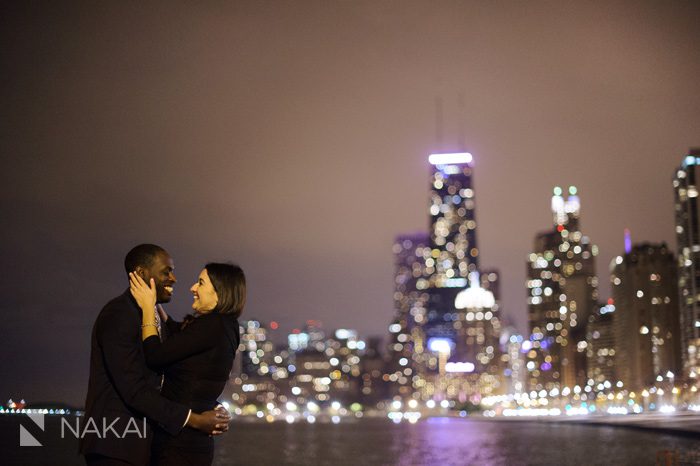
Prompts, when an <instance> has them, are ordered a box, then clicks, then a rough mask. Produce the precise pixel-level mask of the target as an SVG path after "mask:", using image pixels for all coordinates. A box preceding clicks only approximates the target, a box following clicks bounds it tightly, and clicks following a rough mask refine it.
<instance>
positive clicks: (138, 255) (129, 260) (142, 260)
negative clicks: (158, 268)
mask: <svg viewBox="0 0 700 466" xmlns="http://www.w3.org/2000/svg"><path fill="white" fill-rule="evenodd" d="M164 252H166V251H165V249H163V248H161V247H160V246H157V245H155V244H139V245H138V246H135V247H134V248H132V249H131V251H129V252H128V253H127V254H126V257H125V258H124V268H125V269H126V273H129V272H133V271H134V270H136V267H138V266H141V267H150V266H151V264H153V260H154V259H155V257H156V256H157V255H158V254H161V253H164Z"/></svg>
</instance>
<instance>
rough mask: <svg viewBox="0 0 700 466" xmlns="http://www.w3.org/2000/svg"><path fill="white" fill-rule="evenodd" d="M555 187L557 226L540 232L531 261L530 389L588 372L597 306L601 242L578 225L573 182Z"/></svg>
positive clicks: (567, 382)
mask: <svg viewBox="0 0 700 466" xmlns="http://www.w3.org/2000/svg"><path fill="white" fill-rule="evenodd" d="M562 194H563V192H562V189H561V188H559V187H557V188H555V189H554V196H553V197H552V214H553V216H554V228H553V229H552V230H550V231H546V232H543V233H540V234H538V235H537V237H536V238H535V248H534V251H533V252H532V253H531V254H530V257H529V261H528V281H527V287H528V298H527V300H528V316H529V321H530V333H531V336H530V342H529V343H527V344H526V345H525V347H526V348H528V352H527V355H526V361H527V362H526V367H527V370H528V385H529V388H530V389H531V390H539V389H543V388H544V389H547V390H550V389H552V388H560V389H561V387H567V386H568V387H572V386H574V385H576V384H581V383H583V382H584V381H585V378H586V353H585V340H586V334H585V325H586V323H587V321H588V317H589V315H590V313H591V312H592V311H593V309H594V308H595V306H596V300H597V297H598V291H597V286H598V280H597V278H596V276H595V259H594V257H595V256H596V255H597V248H596V246H594V245H591V244H590V240H589V239H588V237H587V236H584V235H583V233H581V231H580V228H579V213H580V200H579V198H578V196H577V190H576V188H575V187H573V186H571V187H570V188H569V196H568V198H567V199H566V200H564V197H563V195H562Z"/></svg>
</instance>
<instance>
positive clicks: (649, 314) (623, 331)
mask: <svg viewBox="0 0 700 466" xmlns="http://www.w3.org/2000/svg"><path fill="white" fill-rule="evenodd" d="M674 262H675V260H674V257H673V253H672V252H671V251H670V250H669V249H668V247H667V246H666V244H665V243H664V244H649V243H644V244H639V245H635V246H634V247H632V249H631V251H630V252H628V253H626V254H625V255H624V256H618V257H616V258H615V259H613V261H612V263H611V264H610V269H611V277H610V278H611V280H612V284H613V298H614V302H615V312H614V314H613V329H614V330H613V331H614V335H615V373H616V375H617V379H618V380H620V381H622V382H623V383H624V385H625V387H628V388H629V389H630V390H641V389H643V388H646V387H650V386H651V385H652V384H653V383H654V381H655V380H656V378H657V377H659V376H661V377H666V376H667V374H668V373H669V372H670V373H671V374H676V373H677V371H678V368H679V366H680V355H679V352H680V338H679V333H680V329H679V324H678V301H677V299H678V298H677V296H678V291H677V290H678V289H677V280H676V267H675V263H674ZM671 377H673V375H671Z"/></svg>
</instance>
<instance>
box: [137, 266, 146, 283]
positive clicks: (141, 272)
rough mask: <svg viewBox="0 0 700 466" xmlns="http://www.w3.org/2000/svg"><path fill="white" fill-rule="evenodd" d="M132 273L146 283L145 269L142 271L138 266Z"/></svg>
mask: <svg viewBox="0 0 700 466" xmlns="http://www.w3.org/2000/svg"><path fill="white" fill-rule="evenodd" d="M134 273H136V275H138V276H139V277H141V278H143V279H144V280H145V281H148V280H146V269H144V268H143V267H141V266H140V265H137V266H136V268H135V269H134Z"/></svg>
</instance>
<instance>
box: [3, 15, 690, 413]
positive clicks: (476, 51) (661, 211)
mask: <svg viewBox="0 0 700 466" xmlns="http://www.w3.org/2000/svg"><path fill="white" fill-rule="evenodd" d="M388 5H389V4H388V3H387V4H384V6H382V5H380V4H376V5H373V4H371V3H358V4H357V6H356V7H355V8H351V7H347V6H346V7H343V8H338V9H337V10H336V9H333V8H328V7H323V6H319V5H315V6H314V7H313V8H309V9H308V10H304V9H301V8H295V7H293V6H279V9H278V10H276V11H266V10H265V9H264V8H261V7H256V6H255V5H254V4H247V3H243V4H242V6H240V7H239V8H240V9H237V8H234V7H220V8H222V9H223V10H219V9H217V8H218V7H208V8H206V9H203V10H196V9H195V8H194V7H193V6H187V5H184V4H183V5H182V8H181V9H179V10H177V11H175V10H173V11H167V12H165V11H160V10H159V9H157V8H155V7H145V8H146V10H145V11H137V10H135V9H133V8H130V7H127V6H116V5H112V6H109V7H106V9H105V10H100V9H97V8H90V7H78V6H71V7H66V8H65V9H62V11H49V10H42V11H34V10H32V7H31V6H18V5H15V6H13V7H12V8H13V10H11V11H7V12H6V13H7V14H4V15H3V24H4V25H5V26H6V27H3V28H2V29H3V34H4V35H6V36H4V40H5V43H7V44H9V47H8V49H7V50H8V52H3V55H2V57H3V65H4V66H5V68H6V69H11V70H12V73H9V74H8V81H9V83H8V85H7V86H6V87H5V88H4V89H3V92H4V93H7V94H6V95H5V94H4V100H5V101H6V102H7V106H6V108H7V109H8V110H7V111H8V115H11V118H9V124H8V125H5V127H4V129H3V130H2V135H3V140H4V141H6V145H5V148H4V150H3V152H4V153H5V155H6V157H4V158H5V159H7V162H6V163H7V166H6V170H5V171H4V172H3V188H2V189H3V196H2V205H3V212H4V213H5V215H6V217H7V222H8V223H7V224H8V225H11V227H10V228H7V229H5V230H4V231H3V233H2V235H3V236H2V241H1V242H0V243H1V244H2V245H1V246H0V247H2V256H3V259H4V260H3V265H2V267H3V269H2V271H3V273H4V274H5V276H6V277H13V278H14V280H12V281H13V282H14V283H10V282H9V281H4V282H3V291H4V295H5V296H6V299H5V301H4V303H3V304H2V310H3V313H4V315H5V316H6V319H8V320H7V322H8V325H10V326H11V331H10V332H9V333H10V335H9V341H8V347H9V352H8V355H7V357H8V358H9V359H10V360H11V361H16V367H13V370H12V371H11V373H10V374H8V375H7V376H6V377H3V378H2V379H3V380H4V384H3V388H4V387H7V388H6V389H5V390H7V395H8V396H27V397H29V398H37V397H39V396H41V398H44V399H46V398H49V397H52V396H53V393H48V392H46V391H45V389H42V388H41V387H37V385H46V386H53V387H57V388H56V389H55V390H56V392H55V398H59V399H66V400H68V401H73V402H81V400H82V398H83V396H84V390H85V386H86V383H87V354H86V353H87V348H88V342H89V332H90V327H91V325H92V321H93V320H94V317H95V316H96V314H97V312H98V311H99V308H100V307H101V306H102V305H103V304H104V303H105V302H106V301H107V300H108V299H110V298H111V297H112V296H114V295H116V294H118V293H119V292H121V291H122V289H123V288H125V287H126V279H125V277H124V273H123V271H122V268H121V263H122V260H123V255H124V254H125V252H126V251H127V250H128V249H129V248H130V247H131V246H133V245H134V244H136V243H139V242H144V241H153V242H157V243H160V244H162V245H163V246H164V247H166V248H167V249H168V250H170V252H171V253H172V254H173V256H174V258H175V263H176V267H177V274H178V279H179V282H178V284H177V287H176V292H175V298H174V300H173V304H172V305H171V306H169V310H170V311H171V312H172V313H173V314H175V315H182V314H184V313H185V312H187V311H188V309H189V302H190V298H189V293H188V292H187V289H188V288H189V285H190V283H191V282H192V281H193V280H194V278H195V277H196V274H197V273H198V271H199V268H200V267H201V266H202V264H203V263H205V262H206V261H207V260H209V259H227V260H234V261H236V262H239V263H240V264H241V265H242V266H243V268H244V270H246V273H247V274H248V277H249V282H250V300H249V305H248V308H247V309H246V310H245V315H246V316H247V317H250V318H257V319H260V320H267V321H270V320H275V321H277V322H279V324H280V330H279V331H280V332H282V333H286V332H287V331H289V330H290V329H291V328H293V327H295V326H297V325H300V323H301V322H304V321H306V320H307V319H319V320H322V321H324V323H325V324H326V327H329V328H333V327H343V328H345V327H350V328H356V329H357V330H358V331H359V332H360V334H361V335H366V336H369V335H383V334H384V333H385V331H386V328H387V325H388V324H389V323H390V321H391V319H392V317H393V309H392V301H391V293H392V289H393V286H392V279H393V271H392V244H393V240H394V237H395V236H397V235H399V234H402V233H404V232H412V231H425V230H426V229H427V227H428V225H427V222H426V217H427V208H428V193H426V190H425V186H426V185H427V183H428V181H429V177H430V169H429V166H428V163H427V155H428V154H430V153H434V152H448V151H460V150H467V151H468V152H470V153H472V154H473V155H474V173H475V174H474V184H475V190H476V193H477V197H478V208H477V213H476V215H477V217H476V221H477V222H478V223H479V227H480V230H479V236H478V244H479V249H480V253H481V254H480V261H481V263H482V264H484V265H486V266H488V267H493V268H495V269H498V270H499V271H500V273H501V276H500V287H501V290H502V291H501V294H502V298H501V300H502V306H501V311H502V313H503V315H504V316H508V317H510V318H511V319H512V320H514V321H515V323H516V324H517V326H518V329H519V330H520V331H521V332H525V331H526V326H527V324H526V312H525V311H526V302H525V298H526V288H525V282H526V271H527V269H526V265H525V262H526V260H527V256H528V254H529V252H530V249H531V247H532V244H531V242H532V238H533V237H534V235H535V234H537V233H538V232H540V231H543V230H546V229H547V228H549V226H550V224H551V219H550V213H549V209H548V205H549V201H550V196H551V190H552V188H553V187H554V186H569V185H575V186H577V187H578V188H579V194H580V197H581V217H582V225H581V228H582V230H583V231H585V232H586V235H587V236H589V237H590V238H591V241H592V243H593V244H596V245H597V246H598V247H599V249H600V255H599V256H598V264H597V267H598V274H599V276H601V277H604V276H605V271H606V268H607V266H608V264H609V263H610V260H611V259H612V258H613V257H615V256H617V255H619V254H621V253H622V252H623V251H624V244H623V233H622V232H623V230H624V228H629V229H630V230H631V233H632V239H633V241H634V242H635V243H636V242H641V241H650V242H661V241H666V242H667V244H668V245H669V247H670V248H671V249H674V248H675V238H674V236H675V231H674V211H673V187H672V185H671V180H672V176H673V173H674V172H675V170H676V168H677V167H678V166H679V164H680V162H681V159H682V157H683V155H685V153H686V151H687V150H688V148H689V147H696V146H698V145H700V141H698V139H697V137H698V136H697V124H696V123H697V121H698V120H700V110H699V109H700V101H699V100H698V99H699V98H698V97H697V95H696V92H695V90H696V86H697V85H696V82H695V76H697V75H698V71H700V70H699V69H698V67H699V66H700V65H698V63H700V60H699V59H698V58H700V57H698V55H699V52H698V51H696V50H694V49H693V48H692V47H688V44H693V43H696V42H697V40H696V39H697V35H698V31H697V29H696V28H695V21H694V20H693V19H694V18H696V17H697V7H689V6H683V5H674V6H670V7H668V8H666V9H664V10H663V11H657V10H658V9H657V8H655V7H654V6H653V5H651V4H649V5H642V6H639V7H635V8H631V6H630V5H629V4H625V3H619V4H615V5H610V6H607V7H606V10H605V11H604V12H602V11H599V10H598V9H596V8H595V7H593V6H577V7H576V8H575V9H573V10H570V9H566V8H563V7H561V8H550V7H545V5H531V6H527V7H526V6H517V5H515V6H511V9H510V10H509V9H505V10H504V9H501V8H499V7H496V6H483V5H482V6H481V7H480V10H479V11H476V10H474V9H470V8H469V7H468V6H467V5H466V4H465V5H461V6H455V7H452V8H443V9H440V8H437V9H433V8H431V7H430V6H428V5H427V4H421V3H412V4H409V5H407V6H405V7H403V8H402V9H400V10H397V9H396V8H390V7H389V6H388ZM47 8H48V7H47ZM71 8H72V9H71ZM550 10H551V11H550ZM574 10H575V11H574ZM141 13H142V14H141ZM518 13H522V14H520V15H519V14H518ZM153 15H164V18H165V19H166V20H164V21H161V22H160V23H159V24H160V25H161V26H160V29H158V28H156V29H153V28H152V27H151V23H152V20H153ZM514 15H515V16H519V17H520V19H519V20H515V19H514V18H513V16H514ZM76 17H78V18H81V19H75V18H76ZM190 18H194V19H190ZM76 21H77V24H78V25H79V26H80V27H77V28H76V27H75V22H76ZM267 25H272V27H274V28H275V31H277V32H278V33H279V34H278V35H276V36H274V37H269V36H266V35H265V34H263V33H262V31H266V30H268V28H267V27H265V26H267ZM299 25H302V26H303V27H299ZM332 25H333V26H332ZM335 25H340V27H336V26H335ZM418 25H420V26H421V27H417V26H418ZM414 26H415V27H414ZM407 30H410V31H413V32H407ZM418 30H420V31H422V32H421V33H418V32H416V31H418ZM86 37H92V38H94V40H92V41H89V40H85V38H86ZM122 37H127V38H128V39H125V40H124V41H120V40H116V38H122ZM553 37H558V38H559V39H560V40H557V41H554V40H552V38H553ZM319 38H323V39H324V40H319ZM524 41H525V43H526V45H523V43H524ZM528 41H529V42H528ZM226 44H232V45H226ZM290 44H291V45H290ZM658 44H662V46H661V47H659V45H658ZM220 58H223V59H221V60H220ZM416 63H418V64H416ZM460 94H461V96H462V97H461V100H462V102H463V105H461V104H458V102H459V101H460ZM436 97H437V98H441V99H442V101H443V107H444V110H443V111H444V124H443V127H442V131H441V132H439V133H438V135H436V134H435V132H436V131H435V119H436V115H435V99H436ZM438 136H440V137H438ZM461 144H464V146H465V147H459V146H460V145H461ZM601 282H603V283H601V286H600V298H601V300H604V299H606V298H608V297H609V296H610V287H609V285H608V284H607V283H605V280H601ZM17 283H19V285H18V284H17ZM37 335H42V338H41V339H40V338H37ZM33 374H42V379H41V381H39V380H37V379H36V378H35V377H36V375H33ZM3 375H5V374H3ZM5 384H6V385H5ZM42 390H43V391H42ZM20 391H21V392H22V393H17V392H20ZM42 394H43V395H42Z"/></svg>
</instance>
